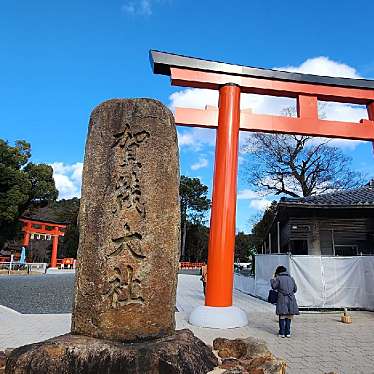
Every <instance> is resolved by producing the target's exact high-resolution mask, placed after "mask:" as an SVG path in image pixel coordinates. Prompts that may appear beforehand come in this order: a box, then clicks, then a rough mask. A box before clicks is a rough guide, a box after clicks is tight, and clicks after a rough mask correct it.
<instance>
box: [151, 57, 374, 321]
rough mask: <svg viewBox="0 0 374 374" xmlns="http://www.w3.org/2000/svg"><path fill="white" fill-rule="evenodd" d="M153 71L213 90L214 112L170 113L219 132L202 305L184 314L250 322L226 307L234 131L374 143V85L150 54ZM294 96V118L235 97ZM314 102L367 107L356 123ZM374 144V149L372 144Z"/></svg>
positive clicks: (232, 234)
mask: <svg viewBox="0 0 374 374" xmlns="http://www.w3.org/2000/svg"><path fill="white" fill-rule="evenodd" d="M150 60H151V64H152V68H153V72H154V73H156V74H163V75H169V76H170V77H171V83H172V84H173V85H176V86H183V87H195V88H206V89H214V90H218V91H219V101H218V110H217V109H212V108H207V109H206V110H201V109H187V108H176V113H175V117H176V124H177V125H183V126H199V127H208V128H216V129H217V138H216V156H215V166H214V177H213V196H212V212H211V221H210V237H209V250H208V281H207V290H206V298H205V305H204V306H200V307H198V308H196V309H195V310H194V311H193V312H192V313H191V315H190V323H191V324H193V325H197V326H202V327H211V328H234V327H241V326H245V325H246V324H247V323H248V319H247V316H246V314H245V313H244V312H243V311H242V310H240V309H239V308H236V307H234V306H233V305H232V291H233V272H234V247H235V217H236V195H237V170H238V144H239V130H245V131H259V132H269V133H283V134H299V135H312V136H322V137H331V138H345V139H359V140H369V141H374V81H372V80H365V79H348V78H335V77H323V76H317V75H310V74H299V73H290V72H284V71H277V70H267V69H259V68H252V67H247V66H240V65H232V64H226V63H222V62H215V61H208V60H202V59H197V58H193V57H186V56H180V55H176V54H171V53H165V52H159V51H150ZM241 92H243V93H253V94H259V95H271V96H281V97H292V98H296V100H297V114H298V116H297V118H293V117H284V116H273V115H258V114H253V113H252V112H251V111H250V110H246V111H242V112H241V111H240V93H241ZM318 100H324V101H335V102H343V103H352V104H361V105H366V106H367V111H368V118H369V120H361V121H360V123H349V122H340V121H327V120H321V119H319V118H318ZM373 144H374V143H373Z"/></svg>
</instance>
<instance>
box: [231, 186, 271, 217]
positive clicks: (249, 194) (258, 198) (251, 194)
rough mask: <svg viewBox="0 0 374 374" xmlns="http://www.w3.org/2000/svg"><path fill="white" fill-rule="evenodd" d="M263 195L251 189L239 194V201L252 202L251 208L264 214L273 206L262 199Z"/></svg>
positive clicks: (250, 203) (268, 201)
mask: <svg viewBox="0 0 374 374" xmlns="http://www.w3.org/2000/svg"><path fill="white" fill-rule="evenodd" d="M262 196H263V193H261V192H256V191H253V190H250V189H244V190H240V191H239V192H238V196H237V197H238V200H250V201H249V207H250V208H252V209H255V210H257V211H260V212H263V211H264V210H265V209H266V208H268V207H269V206H270V205H271V201H270V200H267V199H265V198H263V197H262Z"/></svg>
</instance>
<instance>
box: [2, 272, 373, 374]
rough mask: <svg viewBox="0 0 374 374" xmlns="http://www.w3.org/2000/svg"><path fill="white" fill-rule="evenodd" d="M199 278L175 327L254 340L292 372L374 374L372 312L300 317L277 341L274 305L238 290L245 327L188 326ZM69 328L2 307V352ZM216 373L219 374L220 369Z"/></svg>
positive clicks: (186, 287) (199, 296) (184, 294)
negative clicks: (345, 317)
mask: <svg viewBox="0 0 374 374" xmlns="http://www.w3.org/2000/svg"><path fill="white" fill-rule="evenodd" d="M199 278H200V277H199V276H194V275H179V283H178V289H177V308H178V312H177V313H176V320H177V328H178V329H181V328H189V329H191V330H192V331H193V332H194V333H195V334H196V335H197V336H198V337H200V338H201V339H202V340H204V341H205V342H207V343H208V344H212V341H213V339H214V338H216V337H219V336H221V337H227V338H238V337H246V336H256V337H259V338H262V339H264V340H265V341H266V342H267V343H268V346H269V348H270V350H271V351H272V352H273V353H274V355H276V356H279V357H282V358H284V359H285V360H286V361H287V363H288V369H287V373H288V374H299V373H301V374H304V373H305V374H320V373H325V372H330V371H335V372H336V373H339V374H361V373H362V374H374V349H373V347H374V334H373V331H374V313H370V312H352V317H353V323H352V324H351V325H346V324H343V323H341V322H340V321H339V320H340V314H339V313H302V314H301V315H300V316H298V317H296V318H295V320H294V322H293V326H292V328H293V331H292V338H291V339H282V338H279V337H278V336H277V335H276V334H277V318H276V316H275V313H274V307H273V306H272V305H270V304H268V303H266V302H264V301H261V300H258V299H256V298H253V297H250V296H248V295H245V294H243V293H240V292H237V291H235V292H234V304H235V305H236V306H239V307H241V308H243V309H244V310H245V311H246V312H247V313H248V318H249V325H248V326H247V327H243V328H238V329H231V330H215V329H203V328H198V327H194V326H191V325H189V324H188V322H187V318H188V314H189V313H190V311H191V310H192V309H193V308H194V307H195V306H197V305H202V304H203V302H204V299H203V293H202V286H201V282H200V280H199ZM69 330H70V314H43V315H33V314H28V315H24V314H20V313H16V312H14V311H12V310H9V309H7V308H4V307H0V350H2V349H4V348H7V347H17V346H19V345H23V344H28V343H31V342H36V341H40V340H44V339H47V338H49V337H52V336H56V335H60V334H63V333H66V332H68V331H69ZM217 373H218V371H217Z"/></svg>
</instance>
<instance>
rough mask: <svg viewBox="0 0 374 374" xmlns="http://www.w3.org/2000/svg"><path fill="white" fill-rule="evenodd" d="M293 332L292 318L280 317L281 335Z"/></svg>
mask: <svg viewBox="0 0 374 374" xmlns="http://www.w3.org/2000/svg"><path fill="white" fill-rule="evenodd" d="M290 334H291V320H290V319H288V318H280V317H279V335H290Z"/></svg>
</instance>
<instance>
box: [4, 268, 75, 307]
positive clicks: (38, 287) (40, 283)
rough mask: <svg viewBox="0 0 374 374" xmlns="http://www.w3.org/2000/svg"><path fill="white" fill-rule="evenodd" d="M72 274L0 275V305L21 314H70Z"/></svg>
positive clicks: (72, 285)
mask: <svg viewBox="0 0 374 374" xmlns="http://www.w3.org/2000/svg"><path fill="white" fill-rule="evenodd" d="M73 290H74V274H59V275H54V274H50V275H48V274H43V275H18V276H8V275H1V276H0V305H4V306H6V307H8V308H11V309H14V310H16V311H17V312H19V313H23V314H52V313H58V314H60V313H71V310H72V302H73Z"/></svg>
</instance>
